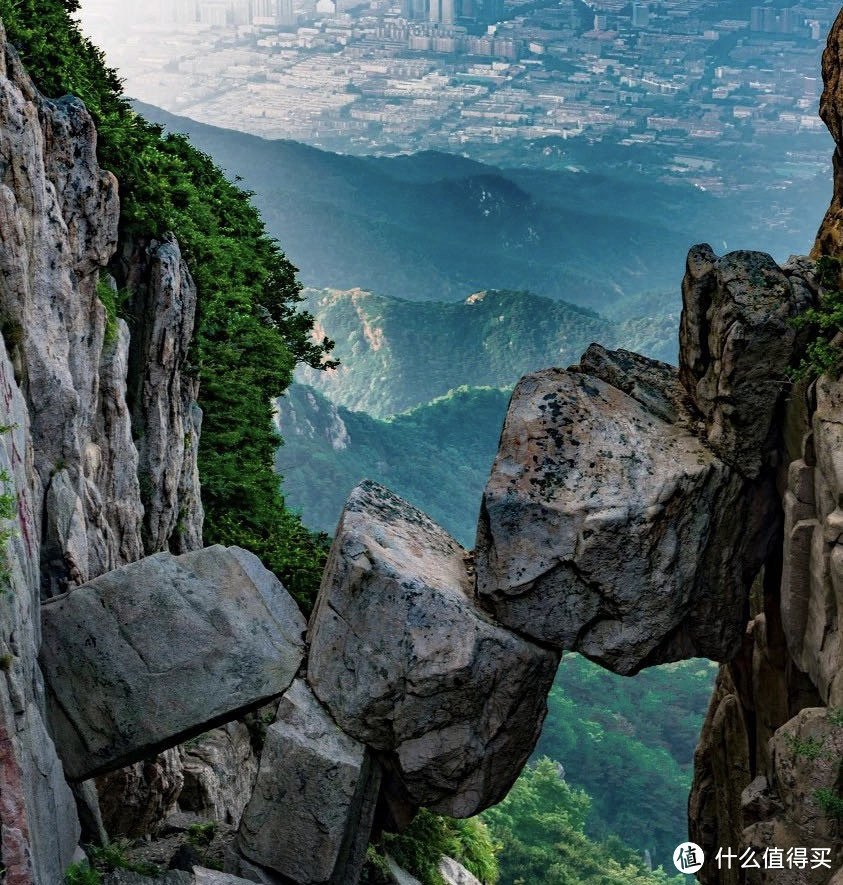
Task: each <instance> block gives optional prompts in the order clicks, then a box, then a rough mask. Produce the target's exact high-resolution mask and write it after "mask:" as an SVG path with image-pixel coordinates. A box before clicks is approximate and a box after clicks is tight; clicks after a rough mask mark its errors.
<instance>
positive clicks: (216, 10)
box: [199, 0, 228, 27]
mask: <svg viewBox="0 0 843 885" xmlns="http://www.w3.org/2000/svg"><path fill="white" fill-rule="evenodd" d="M199 21H200V22H202V23H203V24H206V25H212V26H214V27H225V26H226V24H227V23H228V4H227V3H226V2H225V0H199Z"/></svg>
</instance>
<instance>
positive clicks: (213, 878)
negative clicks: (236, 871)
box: [193, 867, 249, 885]
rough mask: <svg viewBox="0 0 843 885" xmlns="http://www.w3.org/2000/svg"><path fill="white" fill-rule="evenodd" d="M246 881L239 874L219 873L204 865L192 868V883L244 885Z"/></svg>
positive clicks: (196, 884)
mask: <svg viewBox="0 0 843 885" xmlns="http://www.w3.org/2000/svg"><path fill="white" fill-rule="evenodd" d="M248 881H249V880H248V879H241V878H240V877H239V876H232V875H231V874H230V873H220V872H218V871H217V870H209V869H206V868H205V867H194V868H193V882H194V885H246V883H247V882H248Z"/></svg>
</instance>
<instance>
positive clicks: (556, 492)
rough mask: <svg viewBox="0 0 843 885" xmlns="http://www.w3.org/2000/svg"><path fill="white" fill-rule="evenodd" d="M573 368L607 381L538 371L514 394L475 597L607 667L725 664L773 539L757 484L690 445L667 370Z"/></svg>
mask: <svg viewBox="0 0 843 885" xmlns="http://www.w3.org/2000/svg"><path fill="white" fill-rule="evenodd" d="M582 368H583V370H590V371H592V372H599V373H600V374H601V375H602V376H605V377H606V378H608V379H610V380H611V383H607V381H605V380H602V378H598V377H594V376H593V375H586V374H582V373H581V372H579V371H574V372H572V371H567V372H566V371H562V370H560V369H546V370H544V371H542V372H537V373H535V374H533V375H528V376H527V377H525V378H523V379H522V380H521V381H520V382H519V384H518V386H517V387H516V389H515V392H514V393H513V396H512V400H511V403H510V407H509V412H508V414H507V418H506V423H505V424H504V429H503V433H502V435H501V441H500V447H499V451H498V456H497V459H496V460H495V464H494V467H493V468H492V475H491V477H490V479H489V482H488V484H487V486H486V490H485V492H484V496H483V505H482V509H481V514H480V524H479V526H478V533H477V548H476V558H477V559H476V564H477V589H478V593H479V594H480V597H481V599H482V600H483V601H484V603H485V604H486V605H488V606H489V608H490V609H491V610H492V611H493V612H494V613H495V616H496V617H497V618H498V619H499V620H500V622H501V623H502V624H504V625H506V626H508V627H510V628H512V629H515V630H518V631H519V632H521V633H524V634H526V635H529V636H533V637H535V638H536V639H538V640H541V641H544V642H549V643H553V644H554V645H555V646H557V647H559V648H564V649H570V650H578V651H581V652H583V653H584V654H586V655H587V656H588V657H590V658H592V659H593V660H596V661H598V662H599V663H601V664H603V665H604V666H606V667H608V668H609V669H612V670H615V671H616V672H619V673H634V672H636V671H637V670H638V669H640V668H641V667H642V666H646V665H650V664H654V663H658V662H660V661H669V660H677V659H681V658H685V657H693V656H697V655H698V656H708V657H712V658H715V659H724V658H728V657H730V656H732V655H733V654H734V653H735V652H736V651H737V648H738V647H739V645H740V642H741V637H742V634H743V631H744V626H745V623H746V616H747V597H748V590H749V585H750V584H751V581H752V578H753V577H754V575H755V573H756V572H757V571H758V569H759V568H760V567H761V564H762V563H763V561H764V558H765V556H766V554H767V551H768V548H769V545H770V543H771V542H772V539H773V538H774V537H775V534H776V526H777V523H778V519H779V517H778V515H777V510H778V508H777V504H776V500H775V497H774V493H773V489H772V486H771V484H769V483H767V484H765V483H759V484H756V483H751V482H749V481H747V480H745V479H744V478H743V477H741V476H740V475H739V474H738V473H737V471H735V470H734V469H733V468H731V467H729V466H728V465H726V464H725V463H724V462H723V461H722V460H721V459H720V458H718V457H717V456H716V455H714V454H713V453H712V451H711V450H710V448H709V447H708V446H707V445H705V444H703V443H702V442H700V441H699V440H698V438H697V436H696V434H695V431H696V430H697V427H698V422H697V420H696V418H695V415H694V414H693V413H692V412H691V411H690V410H689V409H688V408H687V407H686V405H685V402H684V401H685V400H686V399H687V395H686V394H685V392H684V390H683V389H682V387H681V386H680V384H679V381H678V377H677V375H676V372H675V370H673V369H671V368H670V367H669V366H667V365H665V364H663V363H655V362H653V361H650V360H644V358H642V357H638V356H635V355H632V354H626V353H623V352H621V353H618V354H608V353H606V352H605V351H603V350H602V348H596V347H592V348H591V349H590V350H589V352H588V353H587V354H586V355H585V357H584V358H583V364H582ZM614 385H617V386H614ZM624 391H628V392H624ZM737 526H740V531H737V530H736V527H737Z"/></svg>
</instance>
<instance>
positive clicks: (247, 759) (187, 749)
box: [178, 722, 258, 827]
mask: <svg viewBox="0 0 843 885" xmlns="http://www.w3.org/2000/svg"><path fill="white" fill-rule="evenodd" d="M181 757H182V760H181V772H182V777H183V781H184V783H183V786H182V790H181V792H180V794H179V797H178V802H179V808H181V809H183V810H185V811H192V812H195V813H197V814H199V815H201V816H202V817H206V818H209V819H211V820H218V821H224V822H225V823H227V824H231V825H232V826H234V827H236V826H237V825H238V824H239V823H240V817H241V816H242V814H243V809H244V808H245V806H246V803H247V802H248V801H249V797H250V796H251V795H252V788H253V787H254V783H255V778H256V777H257V773H258V759H257V758H256V757H255V753H254V749H253V747H252V743H251V737H250V735H249V729H248V728H247V727H246V726H245V725H244V724H243V723H242V722H229V723H228V724H227V725H224V726H223V727H222V728H215V729H213V731H210V732H208V733H207V734H203V735H202V736H201V737H199V738H197V739H195V740H193V741H189V742H188V743H187V744H185V745H184V746H183V747H182V748H181Z"/></svg>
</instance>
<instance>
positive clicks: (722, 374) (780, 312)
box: [679, 245, 814, 478]
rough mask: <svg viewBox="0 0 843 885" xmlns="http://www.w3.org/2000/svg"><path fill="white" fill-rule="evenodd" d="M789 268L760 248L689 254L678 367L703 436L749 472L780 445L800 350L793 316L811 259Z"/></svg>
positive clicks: (806, 291) (801, 304) (806, 292)
mask: <svg viewBox="0 0 843 885" xmlns="http://www.w3.org/2000/svg"><path fill="white" fill-rule="evenodd" d="M788 271H789V272H790V275H788V273H786V272H785V271H784V270H783V269H782V268H780V267H779V266H778V265H777V264H776V262H775V261H773V259H772V258H771V257H770V256H769V255H766V254H764V253H763V252H730V253H729V254H728V255H724V256H723V257H722V258H718V257H717V256H716V255H715V254H714V252H713V251H712V250H711V247H710V246H707V245H701V246H695V247H694V248H693V249H691V251H690V252H689V253H688V261H687V265H686V273H685V279H684V281H683V283H682V302H683V310H682V321H681V326H680V330H679V343H680V347H679V352H680V358H679V374H680V377H681V379H682V383H683V384H684V386H685V388H686V389H687V390H688V392H689V393H690V394H691V398H692V399H693V401H694V405H695V406H696V408H697V409H699V411H700V412H701V413H702V415H703V417H704V419H705V425H706V427H705V434H704V438H705V440H706V441H707V443H708V444H709V445H710V446H711V447H712V449H714V451H715V452H717V454H718V455H719V456H720V457H721V458H722V459H723V460H724V461H726V462H727V463H728V464H730V465H731V466H733V467H735V468H736V469H737V470H739V471H740V472H741V473H742V474H743V475H744V476H747V477H749V478H754V477H757V476H758V475H759V474H760V472H761V471H762V469H763V468H764V467H766V466H770V464H771V463H772V455H773V453H774V452H775V450H776V449H777V442H778V440H777V434H778V430H777V428H776V427H775V425H774V421H773V418H774V417H775V413H776V409H777V407H778V404H779V402H780V400H781V398H782V394H783V392H784V391H786V390H789V388H790V381H789V379H788V377H787V374H786V371H785V370H786V369H787V367H788V366H789V365H790V363H791V361H792V359H793V354H794V352H795V347H796V341H797V330H796V327H795V326H794V324H793V323H792V322H791V320H792V319H793V317H795V316H796V315H797V314H799V313H801V312H802V311H804V310H805V309H806V308H807V307H809V306H810V305H811V304H812V303H813V301H814V296H813V293H812V292H811V290H810V288H809V283H808V282H807V281H806V279H805V277H804V276H802V275H805V276H807V277H808V280H810V282H811V284H813V281H812V280H811V279H810V270H809V269H808V266H807V265H806V264H803V265H797V264H795V263H794V264H791V265H790V266H789V267H788Z"/></svg>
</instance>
